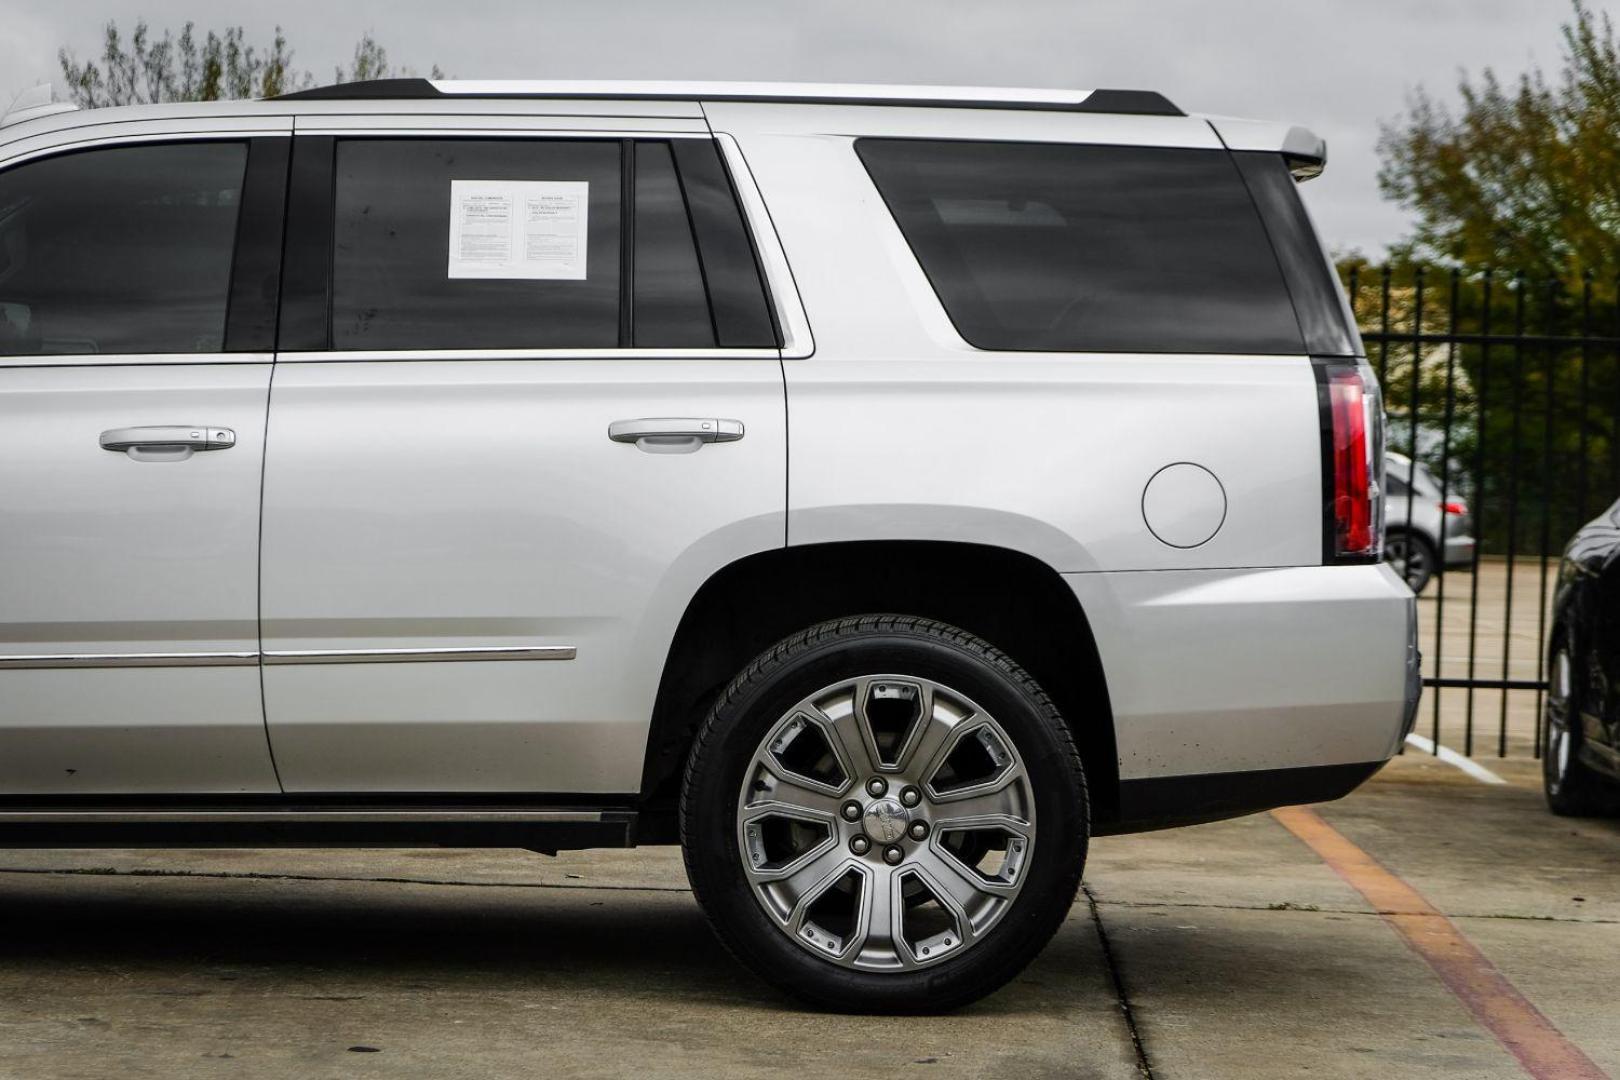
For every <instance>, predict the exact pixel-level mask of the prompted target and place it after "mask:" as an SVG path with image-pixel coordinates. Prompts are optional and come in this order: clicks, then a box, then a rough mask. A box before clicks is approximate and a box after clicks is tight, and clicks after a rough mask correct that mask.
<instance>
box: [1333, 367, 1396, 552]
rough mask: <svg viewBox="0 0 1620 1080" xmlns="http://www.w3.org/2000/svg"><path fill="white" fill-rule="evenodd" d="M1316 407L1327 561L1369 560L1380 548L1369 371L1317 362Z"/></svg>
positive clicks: (1379, 441) (1373, 386)
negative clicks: (1319, 415) (1319, 425)
mask: <svg viewBox="0 0 1620 1080" xmlns="http://www.w3.org/2000/svg"><path fill="white" fill-rule="evenodd" d="M1317 372H1318V377H1319V382H1320V387H1321V405H1322V413H1323V416H1322V421H1323V422H1322V439H1323V444H1324V445H1323V447H1322V451H1323V453H1322V465H1323V472H1324V476H1323V487H1324V489H1325V490H1324V491H1323V495H1324V496H1325V501H1326V504H1327V507H1326V509H1327V512H1326V514H1325V517H1324V521H1323V529H1324V532H1325V534H1326V535H1325V537H1324V541H1325V542H1324V544H1323V547H1324V551H1323V554H1324V555H1325V556H1326V557H1327V558H1328V559H1329V561H1339V560H1345V561H1363V560H1366V559H1375V558H1377V557H1378V556H1379V554H1380V553H1381V552H1382V549H1383V535H1382V534H1383V531H1384V528H1383V496H1382V488H1383V459H1384V450H1383V441H1384V440H1383V420H1384V416H1383V405H1382V402H1381V398H1380V395H1379V392H1378V384H1377V382H1376V381H1374V379H1373V377H1372V371H1371V370H1370V369H1369V368H1367V367H1366V366H1365V365H1362V364H1358V363H1355V362H1333V361H1329V362H1321V361H1319V362H1318V366H1317Z"/></svg>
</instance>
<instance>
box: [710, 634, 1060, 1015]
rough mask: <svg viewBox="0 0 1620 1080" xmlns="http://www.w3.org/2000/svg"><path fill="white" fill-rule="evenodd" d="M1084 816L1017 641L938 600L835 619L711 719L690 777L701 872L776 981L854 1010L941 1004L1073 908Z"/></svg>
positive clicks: (730, 923) (741, 684)
mask: <svg viewBox="0 0 1620 1080" xmlns="http://www.w3.org/2000/svg"><path fill="white" fill-rule="evenodd" d="M1088 832H1089V820H1088V810H1087V803H1086V790H1085V778H1084V774H1083V772H1082V770H1081V764H1080V757H1079V754H1078V753H1077V751H1076V750H1075V746H1074V742H1073V740H1072V738H1071V737H1070V733H1069V729H1068V727H1067V726H1066V724H1065V723H1064V720H1063V718H1062V717H1061V716H1060V715H1059V714H1058V712H1057V709H1056V708H1055V707H1054V706H1053V704H1052V702H1051V700H1050V699H1049V698H1048V697H1047V696H1046V694H1045V692H1044V691H1042V690H1041V688H1040V687H1039V686H1038V685H1036V683H1035V682H1034V680H1033V679H1031V678H1030V677H1029V675H1027V674H1026V673H1025V672H1024V671H1023V670H1022V669H1021V668H1019V667H1018V665H1017V664H1015V663H1014V662H1013V661H1012V660H1011V659H1010V658H1009V657H1007V656H1006V655H1004V654H1003V653H1001V652H999V651H998V650H996V649H995V648H994V647H992V646H991V645H989V644H988V643H986V642H985V641H983V640H981V639H979V638H977V637H975V636H973V635H972V634H969V633H966V632H965V631H962V630H958V629H955V628H953V627H950V626H945V625H943V624H940V623H936V622H930V621H928V620H925V619H917V618H908V617H903V616H893V615H868V616H862V617H859V618H848V619H840V620H836V621H833V622H827V623H822V624H820V625H818V626H814V627H811V628H810V629H808V630H805V631H803V632H801V633H799V634H796V635H794V636H792V637H790V638H788V639H786V640H784V641H782V642H781V643H779V644H778V645H776V646H775V647H774V648H772V649H771V650H769V651H768V652H766V653H765V654H764V655H762V656H760V657H759V658H758V659H757V660H755V661H754V662H753V663H752V664H750V665H749V666H748V667H747V668H746V669H745V670H744V671H743V672H742V674H740V675H738V676H737V677H736V679H734V680H733V681H732V683H731V685H730V686H729V687H728V688H727V689H726V691H725V692H724V694H722V696H721V698H720V700H719V702H718V703H717V704H716V705H715V707H714V709H713V711H712V712H711V713H710V714H709V717H708V719H707V720H706V721H705V722H704V724H703V727H702V730H701V732H700V733H699V735H698V740H697V743H696V745H695V747H694V748H693V751H692V756H691V758H690V760H689V762H688V766H687V772H686V777H685V782H684V785H683V788H682V796H681V846H682V849H683V851H684V854H685V857H686V868H687V874H688V876H689V877H690V879H691V882H692V888H693V891H694V892H695V893H696V895H697V898H698V901H699V902H700V903H701V904H702V906H703V909H704V912H705V913H706V914H707V915H708V917H709V921H710V923H711V924H712V925H713V927H714V930H715V932H716V934H717V935H718V936H719V937H720V939H721V940H722V941H723V942H724V943H725V945H726V946H727V948H729V949H730V950H731V952H732V953H733V954H734V955H735V956H736V957H737V958H738V959H740V960H741V961H742V962H743V963H745V964H746V965H747V966H749V967H750V968H752V969H753V970H754V971H755V972H756V973H757V974H759V975H760V976H761V977H762V978H764V979H765V980H766V981H768V982H770V983H772V984H773V985H775V986H777V987H779V988H781V989H783V990H785V991H787V992H789V993H791V994H794V995H796V996H798V997H800V998H802V999H804V1000H807V1001H809V1002H811V1003H813V1004H815V1005H817V1006H820V1007H822V1008H827V1009H834V1010H838V1011H844V1012H893V1013H917V1012H933V1011H938V1010H942V1009H949V1008H953V1007H956V1006H958V1005H963V1004H966V1003H967V1002H970V1001H973V1000H975V999H977V998H979V997H982V996H983V995H985V994H988V993H990V992H992V991H993V990H995V989H996V988H998V987H1000V986H1001V985H1002V984H1004V983H1005V982H1007V981H1008V980H1009V979H1011V978H1013V977H1014V976H1015V975H1017V974H1018V972H1019V971H1021V970H1022V969H1023V968H1024V966H1025V965H1026V964H1028V963H1029V961H1030V960H1031V959H1033V958H1034V957H1035V955H1036V954H1037V953H1038V952H1040V950H1041V949H1042V948H1043V947H1044V946H1045V945H1046V943H1047V941H1048V940H1050V939H1051V937H1052V935H1053V934H1054V933H1055V932H1056V931H1057V929H1058V927H1059V926H1060V925H1061V924H1062V922H1063V920H1064V918H1065V917H1066V916H1067V914H1068V912H1069V908H1070V906H1071V905H1072V904H1073V902H1074V897H1075V892H1076V890H1077V889H1078V888H1079V883H1080V873H1081V870H1082V868H1083V866H1084V864H1085V858H1086V844H1087V838H1088Z"/></svg>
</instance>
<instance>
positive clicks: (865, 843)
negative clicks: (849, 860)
mask: <svg viewBox="0 0 1620 1080" xmlns="http://www.w3.org/2000/svg"><path fill="white" fill-rule="evenodd" d="M849 850H851V851H853V852H854V853H855V854H857V855H865V854H866V853H867V852H868V851H871V850H872V841H870V840H868V839H867V838H866V837H864V836H857V837H854V838H853V839H851V840H850V842H849Z"/></svg>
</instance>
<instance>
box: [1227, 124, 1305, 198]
mask: <svg viewBox="0 0 1620 1080" xmlns="http://www.w3.org/2000/svg"><path fill="white" fill-rule="evenodd" d="M1209 126H1210V127H1212V128H1214V129H1215V134H1216V136H1217V137H1218V138H1219V139H1220V140H1221V142H1223V143H1225V144H1226V148H1227V149H1228V150H1269V151H1271V152H1272V153H1277V154H1281V155H1282V156H1283V160H1285V161H1287V162H1288V171H1289V172H1291V173H1293V174H1294V179H1295V180H1299V181H1301V182H1303V181H1305V180H1311V179H1314V178H1316V177H1318V176H1321V175H1322V170H1323V169H1325V168H1327V141H1326V140H1325V139H1323V138H1322V137H1321V136H1320V135H1318V134H1316V133H1315V132H1314V131H1311V130H1310V129H1309V128H1302V127H1299V126H1297V125H1293V124H1277V123H1271V122H1269V121H1265V120H1238V119H1235V118H1233V117H1230V116H1211V117H1209Z"/></svg>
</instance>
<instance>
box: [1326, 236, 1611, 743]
mask: <svg viewBox="0 0 1620 1080" xmlns="http://www.w3.org/2000/svg"><path fill="white" fill-rule="evenodd" d="M1345 285H1346V288H1347V290H1348V291H1349V295H1350V299H1351V305H1352V307H1353V309H1354V310H1355V313H1356V318H1357V321H1358V323H1359V324H1360V326H1361V331H1362V338H1363V339H1364V341H1365V342H1366V345H1367V354H1368V357H1369V359H1370V360H1371V362H1372V364H1373V367H1374V368H1375V369H1376V371H1377V372H1378V376H1379V381H1380V383H1381V384H1382V386H1383V389H1384V404H1385V409H1386V413H1387V415H1388V421H1389V422H1388V428H1387V433H1388V441H1389V448H1390V449H1391V450H1394V451H1397V452H1399V453H1401V454H1404V455H1407V457H1408V458H1410V462H1411V463H1410V464H1408V465H1405V466H1404V470H1405V473H1406V475H1404V476H1402V475H1400V473H1401V470H1402V468H1403V466H1402V465H1400V464H1399V463H1398V462H1396V463H1392V464H1391V465H1390V468H1389V472H1390V473H1391V477H1392V479H1391V482H1390V488H1391V495H1390V499H1389V502H1390V506H1389V509H1390V518H1391V521H1392V523H1394V525H1395V526H1396V528H1394V529H1392V537H1394V538H1396V539H1397V540H1398V539H1400V538H1401V536H1402V534H1401V533H1400V531H1399V529H1400V528H1401V527H1404V528H1406V529H1408V530H1409V533H1408V534H1407V535H1408V538H1409V537H1410V532H1417V531H1420V530H1422V529H1423V528H1424V527H1425V523H1426V522H1427V521H1429V520H1431V519H1433V518H1435V517H1436V516H1438V520H1439V521H1440V522H1441V523H1442V524H1441V525H1440V526H1439V529H1440V533H1441V535H1439V536H1437V537H1433V547H1434V554H1435V557H1436V558H1437V560H1438V561H1439V563H1442V564H1443V563H1444V562H1445V561H1446V558H1447V553H1448V550H1449V551H1450V555H1451V558H1452V559H1453V560H1456V561H1457V565H1454V566H1451V567H1449V568H1446V567H1443V566H1436V567H1435V569H1436V570H1438V571H1440V572H1437V573H1435V574H1434V576H1433V578H1432V580H1431V581H1430V582H1429V583H1428V584H1427V586H1426V588H1424V589H1423V591H1422V592H1421V593H1420V594H1419V605H1418V606H1419V613H1420V614H1419V618H1420V622H1421V632H1422V634H1423V642H1422V647H1423V651H1424V685H1425V687H1426V688H1427V689H1426V691H1425V695H1426V701H1425V702H1424V711H1425V713H1427V716H1426V717H1423V716H1420V720H1419V725H1418V731H1420V732H1426V733H1427V735H1428V738H1430V739H1431V740H1432V741H1433V743H1434V747H1433V749H1434V752H1438V751H1439V747H1440V746H1441V745H1446V746H1450V747H1452V748H1454V749H1456V750H1460V751H1461V752H1463V753H1466V754H1470V755H1471V754H1474V753H1476V752H1478V751H1481V750H1494V752H1495V753H1496V754H1497V755H1498V756H1507V755H1508V754H1509V753H1510V752H1513V753H1529V754H1533V755H1538V756H1539V754H1540V752H1541V743H1542V732H1541V706H1542V697H1543V694H1544V693H1545V691H1546V688H1547V672H1546V650H1545V648H1544V647H1543V643H1544V642H1545V641H1546V639H1547V631H1548V619H1549V617H1550V603H1551V600H1552V590H1553V589H1554V588H1555V586H1556V575H1557V567H1558V558H1559V554H1560V552H1561V551H1562V549H1563V546H1564V544H1565V542H1566V541H1567V540H1568V539H1569V537H1570V535H1571V534H1572V533H1573V532H1574V531H1575V530H1576V529H1578V528H1579V527H1580V526H1581V525H1583V524H1585V523H1586V522H1587V521H1588V520H1590V519H1591V518H1592V517H1594V516H1596V515H1597V513H1598V512H1599V511H1601V510H1602V509H1604V508H1606V507H1607V506H1609V505H1610V504H1612V503H1613V502H1614V501H1615V500H1616V499H1617V498H1620V304H1617V303H1616V297H1617V296H1620V281H1602V282H1600V281H1596V280H1594V279H1593V278H1591V277H1590V276H1588V277H1586V278H1584V279H1582V280H1579V281H1578V282H1576V283H1575V284H1573V285H1571V284H1569V283H1566V282H1561V281H1533V280H1531V279H1528V278H1526V277H1525V276H1524V275H1522V274H1512V273H1503V272H1501V271H1469V270H1464V269H1438V268H1431V267H1424V266H1416V265H1405V266H1382V267H1369V266H1350V267H1346V268H1345ZM1430 481H1432V483H1431V482H1430ZM1403 500H1404V503H1405V505H1404V506H1402V505H1401V503H1402V501H1403ZM1435 502H1438V503H1439V504H1441V505H1442V508H1443V511H1442V512H1441V513H1440V514H1439V515H1435V514H1434V513H1433V512H1432V506H1433V504H1434V503H1435ZM1403 511H1404V512H1403ZM1402 522H1404V523H1405V525H1404V526H1402V525H1401V523H1402ZM1448 534H1450V535H1448ZM1466 534H1471V535H1472V536H1473V537H1474V539H1475V541H1476V543H1475V544H1474V546H1473V548H1472V550H1471V551H1469V550H1467V544H1466ZM1448 540H1449V541H1450V543H1449V544H1448ZM1412 550H1420V549H1418V548H1417V547H1416V546H1414V547H1413V548H1412Z"/></svg>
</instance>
